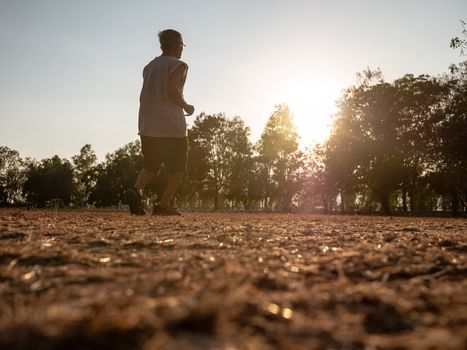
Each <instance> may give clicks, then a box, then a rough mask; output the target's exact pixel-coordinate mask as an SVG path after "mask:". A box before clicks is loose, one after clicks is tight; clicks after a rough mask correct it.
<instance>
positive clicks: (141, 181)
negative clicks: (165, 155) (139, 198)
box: [135, 168, 154, 194]
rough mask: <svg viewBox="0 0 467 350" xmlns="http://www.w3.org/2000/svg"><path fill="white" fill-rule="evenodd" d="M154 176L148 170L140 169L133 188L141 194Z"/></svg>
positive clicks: (152, 172)
mask: <svg viewBox="0 0 467 350" xmlns="http://www.w3.org/2000/svg"><path fill="white" fill-rule="evenodd" d="M153 176H154V171H152V170H148V169H145V168H143V169H141V171H140V172H139V175H138V179H137V180H136V183H135V188H136V190H137V191H138V193H140V194H141V190H142V189H143V188H144V187H145V186H146V185H147V184H148V183H149V181H151V179H152V177H153Z"/></svg>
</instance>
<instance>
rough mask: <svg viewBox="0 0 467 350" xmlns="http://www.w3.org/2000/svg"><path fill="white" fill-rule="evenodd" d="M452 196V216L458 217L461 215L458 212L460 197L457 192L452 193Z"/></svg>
mask: <svg viewBox="0 0 467 350" xmlns="http://www.w3.org/2000/svg"><path fill="white" fill-rule="evenodd" d="M451 196H452V208H451V209H452V216H458V215H459V211H458V209H459V208H458V207H459V197H458V196H457V192H456V191H452V192H451Z"/></svg>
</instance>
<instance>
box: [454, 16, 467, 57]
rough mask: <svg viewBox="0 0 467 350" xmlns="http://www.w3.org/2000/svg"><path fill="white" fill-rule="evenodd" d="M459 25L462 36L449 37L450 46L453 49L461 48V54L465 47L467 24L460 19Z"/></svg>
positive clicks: (466, 47) (466, 43)
mask: <svg viewBox="0 0 467 350" xmlns="http://www.w3.org/2000/svg"><path fill="white" fill-rule="evenodd" d="M460 22H461V26H462V34H461V35H462V36H461V37H458V36H456V37H455V38H452V39H451V44H450V46H451V48H453V49H459V48H460V49H461V55H464V49H467V25H466V23H465V21H463V20H461V21H460Z"/></svg>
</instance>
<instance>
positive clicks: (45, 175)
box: [23, 156, 74, 207]
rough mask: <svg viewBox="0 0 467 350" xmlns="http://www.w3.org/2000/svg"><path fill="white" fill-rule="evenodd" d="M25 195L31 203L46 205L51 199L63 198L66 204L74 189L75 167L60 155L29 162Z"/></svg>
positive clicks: (24, 189) (40, 205)
mask: <svg viewBox="0 0 467 350" xmlns="http://www.w3.org/2000/svg"><path fill="white" fill-rule="evenodd" d="M27 167H28V169H27V170H26V177H27V179H26V181H25V183H24V188H23V191H24V195H25V196H26V198H27V199H28V201H29V202H30V203H33V204H35V205H37V206H39V207H44V206H45V205H46V204H47V203H48V201H50V200H51V199H61V200H62V201H63V202H64V203H65V204H68V203H69V202H70V200H71V196H72V193H73V191H74V182H73V168H72V166H71V164H70V162H69V161H68V160H66V159H61V158H60V157H59V156H53V157H52V158H48V159H43V160H42V161H41V162H40V163H38V162H35V161H31V162H29V163H28V164H27Z"/></svg>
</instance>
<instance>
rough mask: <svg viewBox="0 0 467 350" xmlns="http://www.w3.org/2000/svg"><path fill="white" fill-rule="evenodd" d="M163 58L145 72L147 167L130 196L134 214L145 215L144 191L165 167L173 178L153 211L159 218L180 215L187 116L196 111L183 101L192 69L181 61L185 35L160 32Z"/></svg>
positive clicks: (142, 131)
mask: <svg viewBox="0 0 467 350" xmlns="http://www.w3.org/2000/svg"><path fill="white" fill-rule="evenodd" d="M159 42H160V45H161V49H162V54H161V55H160V56H158V57H156V58H154V59H153V60H152V61H151V62H149V63H148V64H147V65H146V67H144V70H143V80H144V81H143V88H142V89H141V95H140V107H139V120H138V127H139V135H140V137H141V150H142V153H143V159H144V165H143V169H141V171H140V173H139V175H138V179H137V180H136V183H135V186H134V188H130V189H128V190H127V192H126V196H127V201H128V204H129V206H130V212H131V213H132V214H135V215H144V214H145V212H144V210H143V207H142V202H141V191H142V189H143V188H144V187H145V186H146V185H147V184H148V183H149V181H150V180H151V179H152V177H153V176H154V175H155V174H157V173H158V172H159V170H160V167H161V165H162V164H164V165H165V167H166V169H167V172H168V174H169V177H168V181H167V186H166V188H165V190H164V192H163V194H162V196H161V198H158V199H159V202H158V203H157V204H156V205H155V206H154V208H153V214H155V215H180V213H179V212H178V211H176V210H175V209H173V208H170V207H169V202H170V200H171V199H172V197H173V196H174V194H175V192H176V190H177V188H178V186H179V185H180V183H181V182H182V180H183V175H184V172H185V168H186V160H187V152H188V140H187V130H186V121H185V114H184V112H185V113H186V115H187V116H190V115H192V114H193V112H194V107H193V106H192V105H190V104H188V103H186V101H185V99H184V97H183V87H184V84H185V80H186V76H187V71H188V65H187V64H186V63H184V62H183V61H181V60H180V58H181V56H182V51H183V47H184V46H185V45H184V44H183V40H182V35H181V34H180V33H179V32H177V31H176V30H173V29H167V30H164V31H161V32H159Z"/></svg>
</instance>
